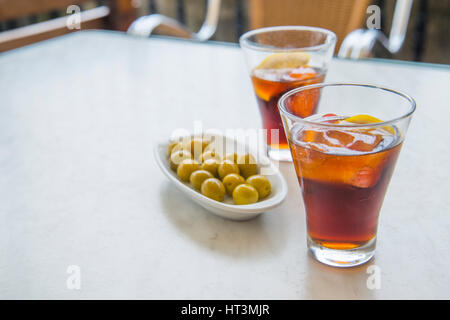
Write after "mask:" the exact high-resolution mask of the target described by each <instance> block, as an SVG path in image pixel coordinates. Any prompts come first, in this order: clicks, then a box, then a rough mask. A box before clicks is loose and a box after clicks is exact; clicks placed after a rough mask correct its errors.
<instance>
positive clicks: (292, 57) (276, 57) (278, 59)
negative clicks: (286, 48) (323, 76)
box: [255, 52, 310, 69]
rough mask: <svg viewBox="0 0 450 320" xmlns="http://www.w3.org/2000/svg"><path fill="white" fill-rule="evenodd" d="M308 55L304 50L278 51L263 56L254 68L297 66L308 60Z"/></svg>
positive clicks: (292, 67) (304, 63) (291, 67)
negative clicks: (265, 56)
mask: <svg viewBox="0 0 450 320" xmlns="http://www.w3.org/2000/svg"><path fill="white" fill-rule="evenodd" d="M309 59H310V55H309V54H308V53H306V52H279V53H273V54H271V55H270V56H268V57H267V58H265V59H264V60H263V61H262V62H261V63H260V64H259V65H258V66H257V67H256V68H255V69H284V68H290V69H294V68H299V67H302V66H304V65H306V64H307V63H308V62H309Z"/></svg>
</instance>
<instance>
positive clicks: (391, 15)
mask: <svg viewBox="0 0 450 320" xmlns="http://www.w3.org/2000/svg"><path fill="white" fill-rule="evenodd" d="M74 5H75V6H74ZM78 9H79V11H78ZM74 13H76V14H78V16H76V17H74V16H72V18H73V19H72V23H73V22H75V24H74V25H73V26H72V27H70V26H69V27H68V22H67V21H68V18H69V17H70V15H73V14H74ZM78 22H79V25H78V27H77V26H76V23H78ZM378 22H379V23H378ZM377 23H378V25H377ZM275 25H309V26H319V27H324V28H327V29H330V30H332V31H334V32H335V33H336V34H337V35H338V39H339V40H338V45H337V49H336V54H337V55H339V56H341V57H347V58H370V57H377V58H386V59H398V60H408V61H420V62H428V63H440V64H450V32H449V31H450V0H373V1H372V0H222V1H220V0H100V1H76V0H0V52H2V51H8V50H11V49H14V48H18V47H21V46H24V45H28V44H31V43H35V42H39V41H42V40H45V39H49V38H52V37H55V36H59V35H62V34H65V33H68V32H75V31H78V30H86V29H109V30H119V31H124V32H126V31H127V30H128V33H129V34H130V35H137V36H145V37H147V36H153V35H154V34H158V35H170V36H176V37H182V38H192V39H193V40H195V41H223V42H234V43H237V42H238V40H239V36H240V35H241V34H243V33H244V32H246V31H248V30H251V29H255V28H260V27H265V26H275ZM130 26H131V27H130ZM374 26H375V29H373V27H374Z"/></svg>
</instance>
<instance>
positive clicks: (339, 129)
mask: <svg viewBox="0 0 450 320" xmlns="http://www.w3.org/2000/svg"><path fill="white" fill-rule="evenodd" d="M308 88H309V89H308ZM304 89H305V90H304V91H297V90H301V89H296V90H293V91H291V92H290V93H288V94H287V95H285V96H283V98H281V99H280V110H281V111H282V114H283V121H284V125H285V128H286V131H287V132H286V133H287V136H288V139H289V145H290V149H291V153H292V157H293V162H294V166H295V171H296V174H297V177H298V181H299V184H300V187H301V190H302V196H303V202H304V205H305V210H306V228H307V240H308V247H309V249H310V251H311V252H312V254H313V256H314V257H315V258H316V259H318V260H319V261H321V262H324V263H326V264H329V265H333V266H354V265H358V264H361V263H364V262H366V261H368V260H369V259H370V258H371V257H372V256H373V254H374V250H375V243H376V237H377V229H378V224H379V223H378V222H379V213H380V209H381V207H382V204H383V199H384V196H385V194H386V190H387V187H388V184H389V181H390V179H391V176H392V173H393V171H394V167H395V163H396V161H397V158H398V156H399V153H400V149H401V147H402V143H403V140H404V137H405V134H406V129H407V126H408V123H409V120H410V117H411V115H412V112H413V111H414V108H415V104H414V101H413V100H412V99H411V98H409V97H408V96H406V95H404V94H401V93H398V92H394V91H392V90H390V89H382V88H377V87H371V86H362V85H336V84H330V85H326V84H321V85H315V86H314V85H313V86H308V87H305V88H304ZM339 89H341V90H339ZM352 89H353V90H354V91H355V95H356V96H357V97H358V96H359V97H360V99H362V98H363V97H366V98H370V99H372V100H370V101H366V102H365V103H363V101H360V105H356V106H355V105H354V106H349V104H352V103H353V102H357V101H358V99H356V98H353V99H351V98H349V97H350V96H351V93H352ZM358 89H360V90H361V91H359V90H358ZM327 90H328V91H330V92H326V93H330V94H326V97H323V96H324V91H327ZM371 90H373V91H374V92H370V91H371ZM375 92H376V93H377V94H380V95H385V94H386V95H388V94H390V95H392V96H393V97H392V102H399V101H397V99H403V100H404V101H402V102H403V103H398V105H400V106H401V105H402V104H403V113H401V112H399V111H397V112H399V114H398V117H396V115H395V111H392V109H395V108H391V110H390V111H391V112H390V113H389V112H388V113H387V114H386V116H387V117H394V119H392V120H389V118H388V119H387V121H382V120H381V119H380V118H378V117H374V116H372V115H370V114H368V112H367V111H370V110H371V111H372V112H373V113H376V114H377V115H378V116H379V117H380V115H383V112H379V110H378V111H377V109H376V108H374V105H373V102H375V101H376V96H377V94H375ZM340 93H341V94H340ZM311 95H313V96H315V97H316V96H317V95H320V96H321V97H320V98H321V99H320V102H319V101H317V103H316V105H315V110H314V112H315V114H314V115H312V116H309V117H306V118H303V119H302V118H300V117H297V116H296V115H295V114H294V112H293V111H295V109H296V108H298V107H299V106H298V104H302V103H304V102H305V101H308V98H310V96H311ZM340 97H342V103H343V104H344V105H343V106H342V107H341V108H338V107H337V106H338V105H339V103H337V102H336V100H339V99H340ZM324 98H325V99H324ZM389 98H390V97H388V99H386V98H385V97H384V96H383V97H382V98H380V99H379V101H378V102H380V103H382V102H383V103H386V102H387V101H389ZM323 100H325V101H323ZM328 102H329V104H331V105H333V106H334V107H335V108H336V109H339V110H336V111H335V113H331V112H329V111H330V110H329V109H328V108H327V107H323V106H322V104H324V103H325V104H327V103H328ZM364 104H368V105H371V106H370V107H367V109H366V108H365V107H362V105H364ZM394 107H397V106H396V105H395V104H394ZM384 108H385V105H383V107H381V106H380V107H379V109H384ZM358 109H361V111H362V112H361V113H360V114H356V115H355V114H354V113H353V112H355V111H356V112H357V110H358ZM400 109H402V108H400ZM386 110H389V108H386Z"/></svg>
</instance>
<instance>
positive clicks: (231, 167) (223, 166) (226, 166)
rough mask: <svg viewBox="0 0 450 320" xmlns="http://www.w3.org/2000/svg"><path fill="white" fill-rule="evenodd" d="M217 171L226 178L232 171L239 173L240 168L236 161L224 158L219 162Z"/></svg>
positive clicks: (221, 177) (221, 176)
mask: <svg viewBox="0 0 450 320" xmlns="http://www.w3.org/2000/svg"><path fill="white" fill-rule="evenodd" d="M217 173H218V174H219V177H220V179H223V178H225V176H226V175H229V174H230V173H237V174H239V168H238V166H237V164H236V163H234V162H232V161H230V160H223V161H222V162H221V163H220V164H219V167H218V168H217Z"/></svg>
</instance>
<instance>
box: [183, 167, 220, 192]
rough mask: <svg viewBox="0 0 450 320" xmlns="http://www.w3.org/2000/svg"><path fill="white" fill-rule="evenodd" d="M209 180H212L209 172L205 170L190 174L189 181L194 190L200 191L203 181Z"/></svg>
mask: <svg viewBox="0 0 450 320" xmlns="http://www.w3.org/2000/svg"><path fill="white" fill-rule="evenodd" d="M209 178H214V177H213V175H212V174H211V172H209V171H206V170H196V171H194V172H192V174H191V176H190V177H189V181H190V182H191V184H192V186H193V187H194V188H195V189H197V190H200V188H201V186H202V183H203V181H205V180H206V179H209Z"/></svg>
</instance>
